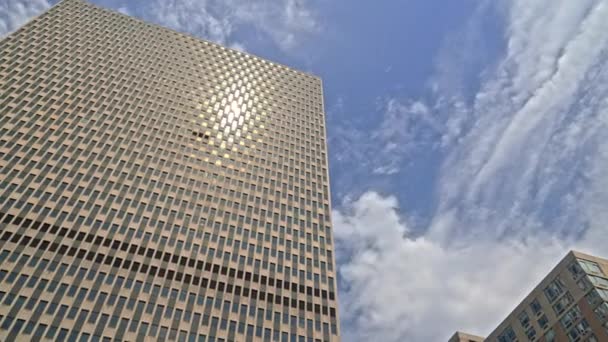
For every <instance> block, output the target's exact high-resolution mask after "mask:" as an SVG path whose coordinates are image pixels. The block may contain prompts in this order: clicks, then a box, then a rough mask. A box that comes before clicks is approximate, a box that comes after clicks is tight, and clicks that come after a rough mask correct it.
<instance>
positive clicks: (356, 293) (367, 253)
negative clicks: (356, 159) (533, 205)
mask: <svg viewBox="0 0 608 342" xmlns="http://www.w3.org/2000/svg"><path fill="white" fill-rule="evenodd" d="M399 212H400V211H399V208H398V203H397V200H396V199H395V198H394V197H390V196H389V197H385V196H381V195H379V194H377V193H374V192H368V193H365V194H364V195H362V196H361V197H360V198H359V199H357V200H356V201H354V202H350V203H346V204H345V205H344V206H343V208H342V209H341V210H339V211H335V212H334V216H333V219H334V225H335V228H334V233H335V237H336V240H337V243H338V256H339V260H338V262H339V264H340V265H341V266H340V275H341V282H342V288H341V293H340V299H341V315H342V317H341V319H342V320H343V322H344V323H343V327H344V329H343V333H344V335H345V336H344V340H346V341H447V339H448V338H449V336H450V335H451V334H452V333H453V332H454V331H456V330H461V329H465V330H467V331H473V332H477V333H480V334H482V333H487V332H488V328H489V327H491V326H493V325H497V323H498V321H497V320H498V319H499V318H500V317H502V316H504V315H505V310H506V309H508V308H511V307H513V306H514V300H520V299H522V291H529V290H531V289H532V288H533V286H534V285H533V284H535V283H536V282H538V281H539V280H540V279H541V278H542V277H543V275H544V274H546V273H547V272H548V270H549V269H550V267H552V266H553V265H554V264H555V263H556V262H557V261H558V260H559V259H560V258H561V257H563V254H564V251H565V250H566V246H565V243H564V241H561V240H559V239H556V238H551V237H550V236H542V237H541V236H530V237H527V238H526V239H525V240H519V239H505V240H503V241H496V240H492V239H490V240H485V241H484V240H477V241H475V243H474V244H470V245H465V246H462V245H460V246H446V245H443V244H442V243H441V242H438V241H436V240H433V239H432V238H429V237H426V236H422V237H418V238H412V237H410V236H409V234H408V225H407V220H406V219H404V218H401V217H400V214H399ZM459 242H462V241H459ZM539 246H542V247H543V248H542V249H539V248H538V247H539ZM531 260H534V262H531ZM438 322H440V323H441V324H440V325H439V326H440V327H441V329H438Z"/></svg>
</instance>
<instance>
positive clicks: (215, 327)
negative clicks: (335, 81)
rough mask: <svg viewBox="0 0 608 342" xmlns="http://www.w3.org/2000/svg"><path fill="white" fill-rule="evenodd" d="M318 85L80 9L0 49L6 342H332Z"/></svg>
mask: <svg viewBox="0 0 608 342" xmlns="http://www.w3.org/2000/svg"><path fill="white" fill-rule="evenodd" d="M324 120H325V117H324V110H323V98H322V84H321V81H320V79H319V78H317V77H315V76H311V75H308V74H305V73H302V72H298V71H295V70H293V69H290V68H287V67H285V66H281V65H278V64H275V63H271V62H268V61H265V60H263V59H260V58H257V57H255V56H251V55H248V54H245V53H241V52H237V51H234V50H230V49H227V48H224V47H221V46H218V45H216V44H212V43H209V42H205V41H202V40H199V39H195V38H193V37H190V36H187V35H184V34H180V33H177V32H174V31H171V30H168V29H165V28H161V27H158V26H155V25H151V24H148V23H145V22H142V21H140V20H137V19H133V18H130V17H128V16H125V15H122V14H119V13H115V12H111V11H108V10H105V9H102V8H99V7H96V6H93V5H91V4H88V3H86V2H84V1H81V0H64V1H62V2H60V3H59V4H58V5H56V6H54V7H53V8H51V9H50V10H49V11H47V12H45V13H44V14H42V15H41V16H39V17H37V18H35V19H33V20H32V21H30V22H29V23H28V24H26V25H25V26H24V27H22V28H21V29H19V30H18V31H16V32H14V33H12V34H11V35H9V36H7V37H5V38H4V39H2V40H1V41H0V340H1V341H11V340H66V341H89V340H90V341H110V340H112V341H114V340H125V341H148V340H177V341H218V342H219V341H289V342H292V341H298V342H300V341H306V342H308V341H339V324H338V312H337V305H338V304H337V303H338V302H337V293H336V291H337V282H336V270H335V261H334V255H333V251H334V243H333V239H332V228H331V219H330V213H331V208H330V202H329V199H330V193H329V179H328V170H327V154H326V153H327V152H326V137H325V123H324Z"/></svg>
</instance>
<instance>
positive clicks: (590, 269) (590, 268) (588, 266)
mask: <svg viewBox="0 0 608 342" xmlns="http://www.w3.org/2000/svg"><path fill="white" fill-rule="evenodd" d="M577 261H578V263H579V264H580V266H581V268H582V269H583V270H584V271H585V272H587V273H590V274H598V275H604V273H603V272H602V269H601V268H600V266H599V265H598V264H597V263H595V262H593V261H589V260H583V259H577Z"/></svg>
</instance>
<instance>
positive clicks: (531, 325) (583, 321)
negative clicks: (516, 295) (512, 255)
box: [450, 251, 608, 342]
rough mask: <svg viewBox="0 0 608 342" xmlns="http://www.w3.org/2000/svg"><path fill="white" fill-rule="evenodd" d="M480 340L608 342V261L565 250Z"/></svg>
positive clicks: (502, 341)
mask: <svg viewBox="0 0 608 342" xmlns="http://www.w3.org/2000/svg"><path fill="white" fill-rule="evenodd" d="M484 341H491V342H515V341H518V342H523V341H540V342H567V341H571V342H578V341H580V342H603V341H608V260H606V259H602V258H598V257H594V256H591V255H586V254H583V253H579V252H574V251H573V252H570V253H568V255H567V256H566V257H565V258H564V259H563V260H562V261H560V262H559V264H558V265H557V266H556V267H555V268H554V269H553V270H552V271H551V272H550V273H549V275H548V276H547V277H545V278H544V279H543V280H542V281H541V282H540V284H539V285H538V286H536V287H535V288H534V290H533V291H532V292H531V293H530V294H529V295H528V296H527V297H526V298H525V299H524V300H523V301H522V302H521V303H520V304H519V305H518V306H517V307H516V308H515V310H513V312H511V314H509V316H508V317H507V318H506V319H505V320H504V321H503V322H502V323H501V324H500V325H499V326H498V327H497V328H496V329H494V331H492V332H491V333H490V334H489V336H488V337H487V338H486V339H485V340H484ZM450 342H451V341H450Z"/></svg>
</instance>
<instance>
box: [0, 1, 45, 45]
mask: <svg viewBox="0 0 608 342" xmlns="http://www.w3.org/2000/svg"><path fill="white" fill-rule="evenodd" d="M49 7H50V4H49V2H48V1H47V0H0V37H4V36H5V35H7V34H9V33H11V32H13V31H14V30H16V29H18V28H19V27H20V26H21V25H23V24H25V22H26V21H28V20H29V19H30V18H31V17H33V16H35V15H38V14H40V13H42V12H43V11H44V10H45V9H47V8H49Z"/></svg>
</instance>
